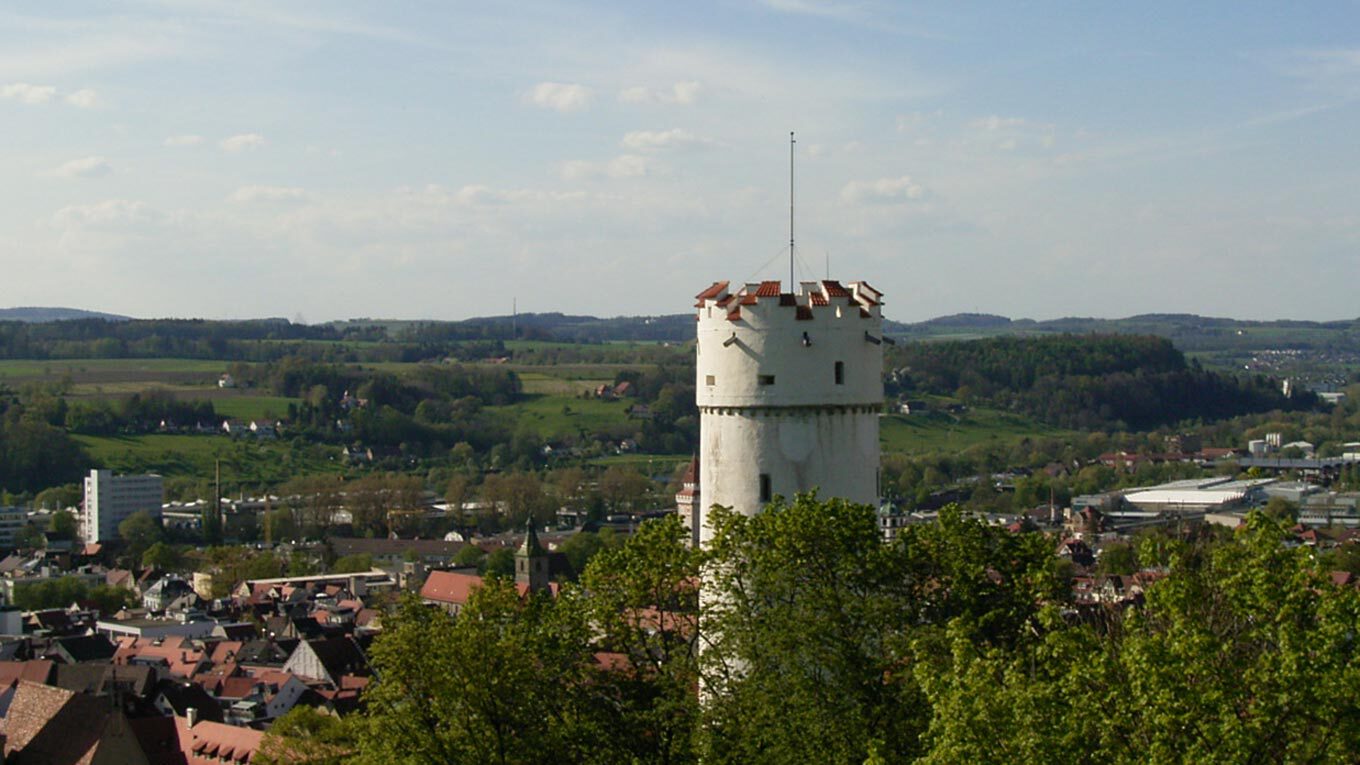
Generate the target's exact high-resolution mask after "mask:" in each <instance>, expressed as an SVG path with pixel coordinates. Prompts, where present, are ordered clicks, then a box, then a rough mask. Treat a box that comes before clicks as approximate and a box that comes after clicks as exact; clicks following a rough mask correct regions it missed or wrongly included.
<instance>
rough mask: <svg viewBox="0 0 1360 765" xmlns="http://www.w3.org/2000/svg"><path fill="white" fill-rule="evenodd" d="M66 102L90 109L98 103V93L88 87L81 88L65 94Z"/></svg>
mask: <svg viewBox="0 0 1360 765" xmlns="http://www.w3.org/2000/svg"><path fill="white" fill-rule="evenodd" d="M65 100H66V103H68V104H70V105H71V106H75V107H79V108H81V109H90V108H92V107H94V106H95V105H97V104H98V103H99V94H98V93H95V92H94V91H93V90H90V89H89V88H82V89H80V90H77V91H75V92H74V93H67V94H66V99H65Z"/></svg>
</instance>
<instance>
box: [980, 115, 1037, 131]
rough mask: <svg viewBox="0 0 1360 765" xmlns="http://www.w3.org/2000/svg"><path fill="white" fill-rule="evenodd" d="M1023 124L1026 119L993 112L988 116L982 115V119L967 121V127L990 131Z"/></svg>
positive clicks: (1022, 125) (1017, 126)
mask: <svg viewBox="0 0 1360 765" xmlns="http://www.w3.org/2000/svg"><path fill="white" fill-rule="evenodd" d="M1025 124H1026V121H1025V119H1024V118H1022V117H998V116H996V115H995V114H993V115H992V116H990V117H983V118H982V119H977V120H973V121H972V122H970V123H969V127H972V128H975V129H977V130H987V131H990V132H996V131H998V130H1003V129H1006V128H1019V127H1024V126H1025Z"/></svg>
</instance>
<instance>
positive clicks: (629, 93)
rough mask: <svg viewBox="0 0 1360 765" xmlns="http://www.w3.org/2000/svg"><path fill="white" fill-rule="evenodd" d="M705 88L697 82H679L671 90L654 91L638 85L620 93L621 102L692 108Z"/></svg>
mask: <svg viewBox="0 0 1360 765" xmlns="http://www.w3.org/2000/svg"><path fill="white" fill-rule="evenodd" d="M702 90H703V86H702V85H700V84H699V83H698V82H695V81H692V80H691V81H687V82H677V83H675V84H673V85H671V86H670V87H669V88H663V89H659V90H653V89H651V88H648V87H645V86H642V85H636V86H633V87H630V88H624V89H623V90H620V91H619V100H620V101H622V102H623V103H626V104H679V105H680V106H690V105H692V104H693V103H694V102H695V101H697V100H698V98H699V93H700V92H701V91H702Z"/></svg>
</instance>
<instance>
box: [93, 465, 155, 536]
mask: <svg viewBox="0 0 1360 765" xmlns="http://www.w3.org/2000/svg"><path fill="white" fill-rule="evenodd" d="M164 501H165V487H164V484H163V483H162V480H161V477H160V476H158V475H114V474H113V471H110V470H91V471H90V474H89V475H88V476H87V477H86V478H85V511H84V514H83V516H82V519H81V521H82V527H81V534H82V536H83V537H84V538H85V541H86V542H102V541H105V540H109V539H116V538H117V537H118V524H120V523H122V522H123V521H124V520H125V519H127V517H128V516H130V515H132V514H133V513H136V512H139V511H142V510H145V511H147V512H148V513H150V514H151V516H152V517H153V518H159V517H160V515H161V505H162V503H164Z"/></svg>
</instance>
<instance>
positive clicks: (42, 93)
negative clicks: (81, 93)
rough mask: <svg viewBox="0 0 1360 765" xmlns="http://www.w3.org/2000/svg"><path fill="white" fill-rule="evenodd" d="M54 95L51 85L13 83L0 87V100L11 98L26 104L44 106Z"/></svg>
mask: <svg viewBox="0 0 1360 765" xmlns="http://www.w3.org/2000/svg"><path fill="white" fill-rule="evenodd" d="M56 94H57V89H56V88H54V87H52V86H51V85H30V84H29V83H27V82H15V83H10V84H9V85H5V86H0V98H12V99H14V100H16V101H22V102H23V103H26V104H45V103H47V102H48V101H51V100H52V96H55V95H56Z"/></svg>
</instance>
